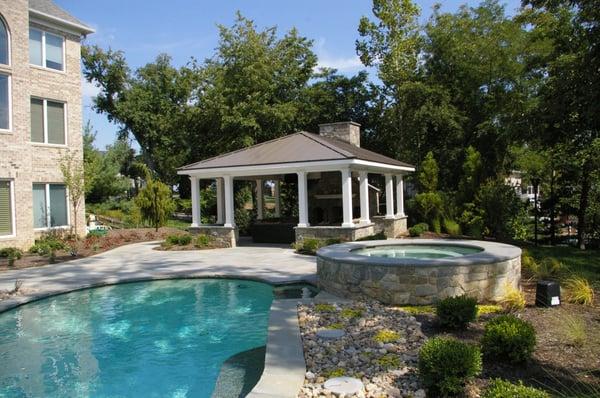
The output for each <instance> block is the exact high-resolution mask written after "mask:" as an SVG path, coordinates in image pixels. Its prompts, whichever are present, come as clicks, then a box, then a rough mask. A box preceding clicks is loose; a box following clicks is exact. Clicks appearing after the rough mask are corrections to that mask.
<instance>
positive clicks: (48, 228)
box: [31, 182, 71, 231]
mask: <svg viewBox="0 0 600 398" xmlns="http://www.w3.org/2000/svg"><path fill="white" fill-rule="evenodd" d="M33 185H44V196H45V198H44V199H45V200H46V226H45V227H39V228H35V227H34V228H33V230H34V231H51V230H54V229H67V228H70V227H71V210H70V209H71V204H70V203H69V189H68V188H67V186H66V185H65V183H64V182H34V183H32V184H31V192H33ZM50 185H64V186H65V204H66V206H67V224H66V225H55V226H54V227H53V226H52V222H51V219H52V214H50ZM32 215H33V213H32ZM34 225H35V220H34Z"/></svg>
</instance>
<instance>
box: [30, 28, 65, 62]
mask: <svg viewBox="0 0 600 398" xmlns="http://www.w3.org/2000/svg"><path fill="white" fill-rule="evenodd" d="M29 30H36V31H38V32H40V33H41V34H42V65H36V64H32V63H31V60H30V61H29V65H31V66H33V67H34V68H42V69H44V70H49V71H52V72H58V73H66V71H67V54H66V49H65V47H66V45H65V43H66V41H67V38H66V37H65V36H62V35H58V34H56V33H52V32H47V31H45V30H44V29H40V28H35V27H32V26H29ZM46 34H49V35H52V36H56V37H60V38H61V39H62V69H54V68H49V67H48V66H46V61H47V60H46ZM28 43H29V41H28ZM27 56H29V54H28V55H27Z"/></svg>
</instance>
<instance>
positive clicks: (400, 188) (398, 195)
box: [396, 175, 406, 217]
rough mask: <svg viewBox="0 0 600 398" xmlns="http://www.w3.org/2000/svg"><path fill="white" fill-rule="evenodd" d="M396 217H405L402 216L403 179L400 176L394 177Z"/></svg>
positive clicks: (404, 215)
mask: <svg viewBox="0 0 600 398" xmlns="http://www.w3.org/2000/svg"><path fill="white" fill-rule="evenodd" d="M396 216H397V217H406V214H404V179H403V178H402V175H397V176H396Z"/></svg>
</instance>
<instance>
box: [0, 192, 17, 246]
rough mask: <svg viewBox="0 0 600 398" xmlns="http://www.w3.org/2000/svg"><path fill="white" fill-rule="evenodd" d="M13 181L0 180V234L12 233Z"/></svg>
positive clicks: (7, 234) (8, 234)
mask: <svg viewBox="0 0 600 398" xmlns="http://www.w3.org/2000/svg"><path fill="white" fill-rule="evenodd" d="M14 233H15V232H14V214H13V183H12V181H10V180H0V236H10V235H14Z"/></svg>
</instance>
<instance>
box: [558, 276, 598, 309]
mask: <svg viewBox="0 0 600 398" xmlns="http://www.w3.org/2000/svg"><path fill="white" fill-rule="evenodd" d="M563 286H564V288H565V289H566V290H567V294H566V299H567V301H569V302H571V303H577V304H583V305H593V304H594V289H593V288H592V286H591V285H590V282H589V281H588V280H587V279H585V278H582V277H579V276H572V277H570V278H568V279H567V280H566V281H565V282H564V285H563Z"/></svg>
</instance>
